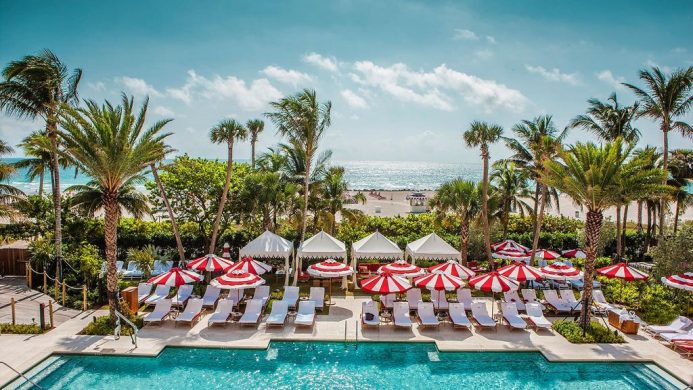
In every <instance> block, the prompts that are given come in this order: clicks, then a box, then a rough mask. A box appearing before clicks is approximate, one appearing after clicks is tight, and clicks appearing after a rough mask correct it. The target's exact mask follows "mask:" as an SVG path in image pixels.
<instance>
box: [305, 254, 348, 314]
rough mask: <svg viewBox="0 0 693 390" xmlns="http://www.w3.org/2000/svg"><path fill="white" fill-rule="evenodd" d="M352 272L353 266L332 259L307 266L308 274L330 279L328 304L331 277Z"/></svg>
mask: <svg viewBox="0 0 693 390" xmlns="http://www.w3.org/2000/svg"><path fill="white" fill-rule="evenodd" d="M353 273H354V269H353V268H351V267H349V266H348V265H346V264H344V263H342V262H339V261H337V260H334V259H327V260H325V261H321V262H319V263H316V264H311V265H310V266H309V267H308V274H310V275H311V276H316V277H319V278H329V279H330V303H328V305H331V304H332V278H339V277H342V276H349V275H351V274H353Z"/></svg>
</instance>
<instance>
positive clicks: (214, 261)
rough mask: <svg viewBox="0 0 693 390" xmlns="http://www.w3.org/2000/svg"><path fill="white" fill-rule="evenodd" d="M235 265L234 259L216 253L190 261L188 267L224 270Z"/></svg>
mask: <svg viewBox="0 0 693 390" xmlns="http://www.w3.org/2000/svg"><path fill="white" fill-rule="evenodd" d="M232 265H233V261H231V260H226V259H224V258H222V257H219V256H217V255H214V254H208V255H204V256H202V257H198V258H197V259H195V260H191V261H190V262H188V265H187V267H188V269H194V270H196V271H207V272H224V271H227V270H228V269H229V268H231V266H232Z"/></svg>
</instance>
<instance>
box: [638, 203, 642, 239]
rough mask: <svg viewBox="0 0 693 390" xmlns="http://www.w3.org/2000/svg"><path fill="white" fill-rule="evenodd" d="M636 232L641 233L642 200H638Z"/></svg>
mask: <svg viewBox="0 0 693 390" xmlns="http://www.w3.org/2000/svg"><path fill="white" fill-rule="evenodd" d="M637 227H638V232H639V233H642V200H639V201H638V226H637Z"/></svg>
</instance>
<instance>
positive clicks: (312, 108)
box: [265, 89, 332, 242]
mask: <svg viewBox="0 0 693 390" xmlns="http://www.w3.org/2000/svg"><path fill="white" fill-rule="evenodd" d="M270 105H271V107H272V108H273V109H274V111H273V112H268V113H266V114H265V115H266V116H267V117H268V118H269V119H270V120H271V121H272V122H273V123H274V124H275V126H277V133H278V134H280V135H281V136H284V137H287V138H288V139H289V143H290V144H291V145H293V146H294V147H297V148H299V149H300V151H301V153H302V154H303V156H304V159H305V170H304V175H303V213H302V218H301V242H303V239H304V238H305V236H306V222H307V221H306V219H307V216H308V195H309V185H310V179H311V173H312V172H311V169H312V168H313V163H314V159H315V157H316V153H317V151H318V148H319V146H320V140H321V139H322V136H323V134H324V133H325V130H327V128H328V127H329V126H330V123H331V118H330V113H331V111H332V103H331V102H329V101H328V102H326V103H322V104H321V103H320V102H318V98H317V96H316V94H315V91H314V90H309V89H304V90H303V91H302V92H300V93H298V94H296V95H294V96H289V97H285V98H283V99H281V100H279V101H277V102H272V103H270Z"/></svg>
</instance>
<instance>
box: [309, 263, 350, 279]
mask: <svg viewBox="0 0 693 390" xmlns="http://www.w3.org/2000/svg"><path fill="white" fill-rule="evenodd" d="M353 273H354V270H353V269H351V267H349V266H348V265H347V264H344V263H342V262H341V261H337V260H334V259H327V260H325V261H321V262H319V263H316V264H311V265H310V266H309V267H308V274H310V275H311V276H317V277H320V278H338V277H340V276H347V275H351V274H353Z"/></svg>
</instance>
